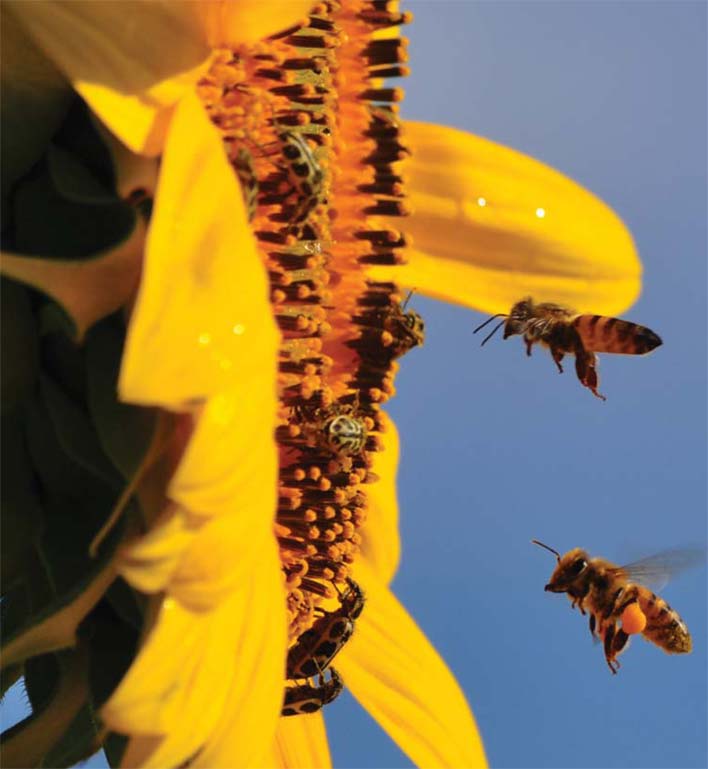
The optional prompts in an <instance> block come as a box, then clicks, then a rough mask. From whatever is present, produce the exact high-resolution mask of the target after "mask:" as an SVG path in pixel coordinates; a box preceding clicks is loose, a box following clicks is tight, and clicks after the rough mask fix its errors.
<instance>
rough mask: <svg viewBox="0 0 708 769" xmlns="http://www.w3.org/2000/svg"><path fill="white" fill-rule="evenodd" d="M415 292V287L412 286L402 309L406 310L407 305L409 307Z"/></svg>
mask: <svg viewBox="0 0 708 769" xmlns="http://www.w3.org/2000/svg"><path fill="white" fill-rule="evenodd" d="M414 292H415V289H414V288H412V289H411V290H410V291H409V292H408V295H407V296H406V298H405V299H404V300H403V304H402V305H401V309H402V310H404V311H405V309H406V307H408V302H410V300H411V297H412V296H413V293H414Z"/></svg>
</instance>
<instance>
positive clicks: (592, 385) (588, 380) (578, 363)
mask: <svg viewBox="0 0 708 769" xmlns="http://www.w3.org/2000/svg"><path fill="white" fill-rule="evenodd" d="M575 373H576V374H577V375H578V379H579V380H580V383H581V384H582V385H583V386H584V387H587V388H588V389H589V390H590V392H591V393H592V394H593V395H594V396H595V397H596V398H600V400H603V401H605V400H607V398H605V396H604V395H602V394H601V393H599V392H598V391H597V383H598V379H597V356H596V355H595V353H592V352H588V351H587V350H585V349H584V348H580V349H578V350H576V353H575Z"/></svg>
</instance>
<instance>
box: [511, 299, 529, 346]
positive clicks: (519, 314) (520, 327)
mask: <svg viewBox="0 0 708 769" xmlns="http://www.w3.org/2000/svg"><path fill="white" fill-rule="evenodd" d="M532 316H533V300H532V299H531V297H530V296H527V297H525V298H524V299H522V300H521V301H520V302H517V303H516V304H515V305H514V306H513V307H512V308H511V312H510V313H509V317H508V318H507V319H506V323H505V324H504V339H508V338H509V337H510V336H514V335H515V334H523V333H524V331H525V330H526V323H527V322H528V320H529V318H531V317H532Z"/></svg>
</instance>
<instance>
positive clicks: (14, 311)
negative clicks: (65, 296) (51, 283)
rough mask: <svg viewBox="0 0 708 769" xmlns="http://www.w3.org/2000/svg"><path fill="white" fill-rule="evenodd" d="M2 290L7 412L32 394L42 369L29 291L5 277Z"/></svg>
mask: <svg viewBox="0 0 708 769" xmlns="http://www.w3.org/2000/svg"><path fill="white" fill-rule="evenodd" d="M0 289H1V292H2V293H1V294H0V303H1V304H0V306H1V307H2V326H1V327H0V333H1V335H2V336H1V341H2V372H1V373H2V410H3V413H5V412H7V410H8V409H11V408H13V407H14V406H15V405H16V404H18V403H20V402H22V401H23V400H25V399H26V398H27V396H28V395H30V394H31V393H32V389H33V387H34V383H35V380H36V378H37V371H38V369H39V356H38V343H37V338H38V329H37V321H36V319H35V316H34V312H33V310H32V302H31V299H30V296H31V292H30V290H29V289H27V288H26V287H25V286H22V285H20V284H19V283H15V281H14V280H9V279H7V278H5V277H3V278H2V281H1V282H0Z"/></svg>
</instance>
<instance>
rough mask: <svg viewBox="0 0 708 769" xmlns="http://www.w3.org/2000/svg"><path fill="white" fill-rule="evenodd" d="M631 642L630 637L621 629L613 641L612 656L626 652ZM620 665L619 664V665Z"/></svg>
mask: <svg viewBox="0 0 708 769" xmlns="http://www.w3.org/2000/svg"><path fill="white" fill-rule="evenodd" d="M628 641H629V636H628V635H627V633H625V632H624V630H622V629H621V628H620V629H619V630H618V631H617V632H616V633H615V637H614V639H613V640H612V654H613V656H614V655H617V654H619V653H620V652H622V651H624V649H625V647H626V646H627V642H628ZM618 664H619V663H618Z"/></svg>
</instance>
